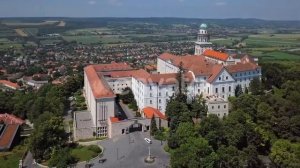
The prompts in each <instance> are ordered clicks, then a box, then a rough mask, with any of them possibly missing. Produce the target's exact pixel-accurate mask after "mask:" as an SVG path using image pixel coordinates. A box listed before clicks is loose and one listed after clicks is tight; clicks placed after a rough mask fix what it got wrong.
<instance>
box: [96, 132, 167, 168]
mask: <svg viewBox="0 0 300 168" xmlns="http://www.w3.org/2000/svg"><path fill="white" fill-rule="evenodd" d="M144 138H149V132H133V133H130V134H126V135H120V136H117V137H115V138H112V139H106V140H104V141H101V142H99V145H101V146H102V147H103V148H104V155H103V157H102V159H106V160H105V162H103V163H99V160H96V161H94V162H92V165H93V166H92V167H105V168H121V167H122V168H128V167H130V168H144V167H145V168H152V167H153V168H165V167H168V165H169V154H168V153H166V152H165V151H164V149H163V146H164V143H163V144H161V142H160V141H157V140H153V139H151V140H152V144H151V145H150V144H148V143H147V142H146V141H145V140H144ZM149 146H150V150H151V155H152V156H154V157H155V162H154V163H152V164H147V163H145V162H144V159H145V157H146V156H148V153H149Z"/></svg>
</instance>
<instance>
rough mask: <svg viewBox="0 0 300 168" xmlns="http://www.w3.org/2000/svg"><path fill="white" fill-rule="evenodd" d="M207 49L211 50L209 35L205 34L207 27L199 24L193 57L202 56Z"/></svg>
mask: <svg viewBox="0 0 300 168" xmlns="http://www.w3.org/2000/svg"><path fill="white" fill-rule="evenodd" d="M207 49H212V43H211V42H210V41H209V35H208V33H207V25H206V24H201V26H200V29H199V32H198V36H197V41H196V43H195V55H202V54H203V52H204V51H205V50H207Z"/></svg>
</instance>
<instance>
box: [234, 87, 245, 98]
mask: <svg viewBox="0 0 300 168" xmlns="http://www.w3.org/2000/svg"><path fill="white" fill-rule="evenodd" d="M242 94H243V89H242V86H241V85H237V86H236V87H235V90H234V95H235V97H239V96H240V95H242Z"/></svg>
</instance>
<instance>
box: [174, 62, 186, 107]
mask: <svg viewBox="0 0 300 168" xmlns="http://www.w3.org/2000/svg"><path fill="white" fill-rule="evenodd" d="M178 68H179V70H178V73H177V75H176V80H177V82H178V83H177V89H178V90H177V93H176V97H175V100H177V101H179V102H183V103H186V101H187V96H186V87H185V85H186V83H185V80H184V68H183V63H182V62H180V64H179V67H178Z"/></svg>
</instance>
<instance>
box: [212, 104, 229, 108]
mask: <svg viewBox="0 0 300 168" xmlns="http://www.w3.org/2000/svg"><path fill="white" fill-rule="evenodd" d="M223 107H224V109H226V108H227V106H226V105H224V106H223ZM214 108H215V106H211V109H214ZM217 108H218V109H220V108H221V106H220V105H218V106H217Z"/></svg>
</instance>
